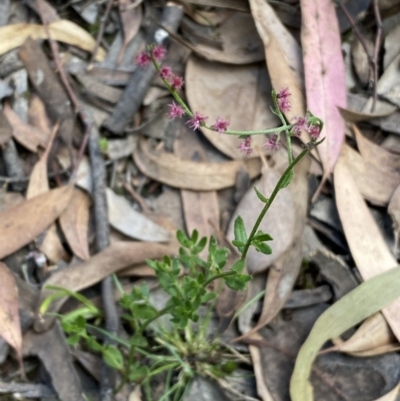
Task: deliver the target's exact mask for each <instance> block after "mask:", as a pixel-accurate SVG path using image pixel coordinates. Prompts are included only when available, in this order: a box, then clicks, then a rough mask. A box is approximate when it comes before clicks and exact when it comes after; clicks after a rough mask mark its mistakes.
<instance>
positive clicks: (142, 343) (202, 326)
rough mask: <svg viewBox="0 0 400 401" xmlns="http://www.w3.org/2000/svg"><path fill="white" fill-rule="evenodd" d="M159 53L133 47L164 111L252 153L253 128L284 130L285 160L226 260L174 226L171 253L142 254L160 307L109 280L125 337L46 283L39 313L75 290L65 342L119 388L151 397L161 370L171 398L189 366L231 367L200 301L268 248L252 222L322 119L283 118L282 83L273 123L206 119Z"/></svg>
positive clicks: (208, 371)
mask: <svg viewBox="0 0 400 401" xmlns="http://www.w3.org/2000/svg"><path fill="white" fill-rule="evenodd" d="M165 57H166V50H165V49H164V48H163V47H162V46H160V45H150V46H148V47H147V48H146V50H145V51H144V52H142V53H140V54H139V55H138V57H137V58H136V61H137V63H138V64H139V65H140V66H141V67H143V68H151V65H150V64H152V65H153V66H154V68H155V69H156V70H157V72H158V74H159V76H160V78H161V79H162V80H163V82H164V85H165V86H166V88H167V89H168V90H169V91H170V93H171V95H172V97H173V98H174V100H173V101H172V102H171V103H170V104H169V110H168V112H167V116H168V118H170V119H176V118H185V119H186V120H187V121H186V124H187V125H188V126H189V127H190V128H192V129H193V130H197V129H200V128H207V129H210V130H213V131H215V132H216V133H218V134H220V135H236V136H239V137H240V138H241V139H242V142H241V144H240V145H239V149H240V150H241V151H242V152H244V153H245V154H246V155H250V154H251V153H252V146H251V139H252V137H253V136H254V135H268V139H267V140H266V142H265V147H266V148H267V149H270V150H277V149H279V147H280V146H281V143H280V135H281V134H282V133H284V135H285V136H286V147H287V152H288V161H289V163H288V167H287V169H286V170H285V172H284V173H283V175H282V176H281V178H280V180H279V181H278V183H277V185H276V187H275V188H274V190H273V191H272V193H271V194H270V195H269V197H268V198H267V197H266V196H265V195H264V194H262V193H261V192H260V191H259V190H258V189H257V188H254V190H255V192H256V195H257V197H258V198H259V200H260V201H261V202H262V203H263V204H264V207H263V209H262V211H261V213H260V215H259V216H258V218H257V220H256V221H255V223H254V226H253V228H252V230H251V232H250V233H247V230H246V227H245V225H244V221H243V219H242V218H241V217H240V216H238V217H237V218H236V220H235V222H234V237H235V238H234V240H233V241H232V244H233V246H234V247H236V249H237V251H238V257H237V260H236V261H235V262H234V263H233V264H232V265H231V266H226V265H227V259H228V249H227V248H224V247H219V246H218V243H217V241H216V239H215V238H214V237H210V238H209V239H207V238H199V234H198V232H197V231H196V230H195V231H194V232H193V233H192V234H191V235H190V236H187V235H186V234H184V233H183V232H182V231H178V233H177V239H178V241H179V243H180V248H179V253H178V255H177V256H175V257H172V258H171V257H169V256H165V257H164V258H163V259H162V260H160V261H155V260H149V261H147V263H148V265H149V266H150V267H151V268H153V269H154V271H155V274H156V276H157V279H158V282H159V285H160V286H161V288H162V289H163V290H164V292H165V293H166V294H168V295H169V300H168V301H167V303H166V305H165V306H164V307H163V308H162V309H161V310H157V309H156V308H155V307H154V306H153V305H152V303H151V302H150V292H149V289H148V287H147V286H146V285H141V286H135V287H134V288H133V289H132V291H131V292H130V293H126V292H125V291H124V290H123V288H122V286H121V285H120V283H119V282H118V280H116V285H117V287H118V289H119V291H120V294H121V297H120V300H119V305H120V306H121V308H122V309H123V311H124V312H123V314H122V319H123V320H124V322H125V324H126V327H127V331H128V333H129V335H130V337H129V339H128V340H126V339H122V338H120V337H116V336H113V335H111V334H110V333H107V332H106V331H104V330H103V329H101V327H100V324H101V322H102V312H101V310H100V309H98V308H96V307H95V306H94V305H93V304H92V303H91V302H90V301H89V300H88V299H86V298H85V297H83V296H82V295H81V294H74V293H70V292H68V291H67V290H65V289H63V288H59V287H52V288H53V289H54V290H57V292H56V293H55V294H53V295H51V296H49V297H48V298H47V299H46V300H45V301H44V302H43V304H42V306H41V313H45V312H46V310H47V308H48V305H49V304H50V302H52V300H54V299H55V298H57V297H60V296H65V295H69V296H74V297H75V298H77V299H78V300H79V301H80V302H81V303H82V304H83V306H82V308H80V309H78V310H77V311H73V312H70V313H69V314H67V315H63V316H60V319H61V323H62V327H63V329H64V331H65V332H66V333H67V334H68V342H69V343H70V344H72V345H74V344H77V343H81V344H83V345H84V346H85V347H87V348H89V349H90V350H93V351H96V352H99V353H101V354H102V356H103V359H104V361H105V362H106V363H107V364H108V365H109V366H111V367H113V368H115V369H116V370H117V371H118V372H119V373H120V374H121V377H122V379H121V383H120V385H119V388H122V386H123V385H124V384H125V383H127V382H135V383H143V385H144V388H145V390H146V396H147V400H148V401H151V391H150V380H151V378H152V377H153V376H155V375H158V374H161V373H164V374H166V375H167V386H166V392H165V394H164V396H163V397H162V398H161V400H160V401H162V400H164V399H165V400H166V399H172V400H174V401H177V400H180V399H182V398H183V396H184V394H185V392H186V390H187V389H188V384H189V383H190V381H191V380H192V379H193V377H194V376H195V375H196V374H202V375H206V376H209V377H211V378H214V379H218V378H221V377H223V376H224V375H227V374H230V373H231V372H232V369H233V368H234V367H235V363H236V362H235V358H234V357H233V354H231V357H227V356H226V355H225V354H226V353H225V354H224V355H225V356H224V357H223V358H222V354H223V350H224V346H222V345H221V344H220V343H219V341H218V339H217V338H214V339H212V340H211V341H210V339H209V338H208V337H207V328H208V325H209V321H210V316H211V312H209V313H208V314H206V315H204V313H203V314H202V313H201V310H202V307H204V306H206V305H207V306H210V305H211V306H212V305H213V303H214V302H215V300H216V297H217V287H218V286H217V285H216V283H217V282H219V283H223V284H225V285H227V286H228V287H229V288H230V289H232V290H234V291H240V290H244V289H246V286H247V283H248V282H249V281H250V280H251V276H250V275H249V274H247V273H246V256H247V253H248V251H249V249H250V248H251V247H253V248H254V249H255V250H256V251H257V252H261V253H264V254H267V255H269V254H271V253H272V248H271V246H270V245H269V244H270V242H271V241H272V237H271V236H270V235H269V234H268V233H264V232H263V231H262V230H260V229H259V226H260V224H261V221H262V219H263V218H264V216H265V214H266V213H267V211H268V209H269V207H270V206H271V204H272V202H273V201H274V199H275V197H276V195H277V194H278V192H279V191H280V190H281V189H283V188H285V187H287V186H288V185H289V184H290V181H291V180H292V178H293V169H294V167H295V165H296V164H297V163H298V162H299V161H300V160H301V159H302V158H303V157H304V156H305V155H306V154H307V153H308V152H309V151H310V150H311V149H312V148H313V147H314V146H316V145H318V144H319V143H321V141H319V142H317V140H318V137H319V134H320V132H321V130H322V127H323V124H322V121H321V120H320V119H319V118H318V117H315V116H313V115H312V113H311V112H309V111H307V114H306V116H304V117H297V118H295V119H294V120H293V121H292V122H288V121H287V120H286V118H285V116H284V113H286V112H288V111H289V110H290V108H291V102H290V96H291V94H290V91H289V89H288V88H283V89H281V90H280V91H279V92H276V91H275V90H273V91H272V99H273V103H274V107H273V110H272V111H273V112H274V113H275V114H276V115H277V116H278V117H279V119H280V120H281V123H282V125H281V126H280V127H278V128H273V129H264V130H257V131H234V130H231V129H229V128H228V127H229V122H228V121H227V120H226V119H225V118H223V117H217V119H216V120H215V121H214V122H213V123H211V124H209V123H208V122H207V120H208V118H207V116H205V115H203V114H202V113H201V112H199V111H194V112H193V111H192V110H191V109H190V108H189V106H188V105H187V104H186V103H185V102H184V101H183V100H182V97H181V96H180V95H179V91H180V90H181V88H182V86H183V84H184V81H183V78H182V77H179V76H177V75H175V74H174V73H173V71H172V69H171V68H170V67H169V66H165V65H161V62H162V61H163V60H164V59H165ZM304 131H307V132H308V133H309V134H310V137H311V142H310V143H309V144H307V145H306V146H305V149H304V150H303V151H302V152H301V153H300V154H299V155H298V156H297V157H295V158H294V156H293V154H292V146H291V139H292V137H299V136H300V135H301V134H302V132H304ZM206 247H207V249H208V256H207V258H206V259H203V258H202V257H201V256H200V255H201V254H202V252H203V250H204V249H205V248H206ZM165 315H168V316H170V323H171V325H172V329H171V330H167V329H165V328H160V327H159V326H155V325H154V322H155V321H156V320H157V319H159V318H160V317H161V316H165ZM105 335H106V336H110V337H111V338H112V339H114V341H115V345H112V344H111V345H110V344H106V345H103V344H102V342H101V341H100V338H101V337H102V336H105ZM154 350H156V352H154Z"/></svg>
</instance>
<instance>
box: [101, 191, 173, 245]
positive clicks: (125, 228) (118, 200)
mask: <svg viewBox="0 0 400 401" xmlns="http://www.w3.org/2000/svg"><path fill="white" fill-rule="evenodd" d="M106 195H107V206H108V220H109V222H110V224H111V225H112V226H113V227H114V228H115V229H117V230H118V231H121V232H122V233H124V234H125V235H127V236H128V237H131V238H135V239H139V240H142V241H152V242H166V241H168V240H169V239H170V234H169V232H168V231H167V230H165V229H164V228H163V227H161V226H159V225H158V224H156V223H154V222H153V221H151V220H150V219H149V218H147V217H146V216H144V215H143V214H141V213H139V212H137V211H136V210H135V209H134V208H133V207H132V205H131V204H130V203H129V201H128V200H127V199H125V198H124V197H123V196H119V195H116V194H115V192H114V191H113V190H111V189H110V188H107V189H106Z"/></svg>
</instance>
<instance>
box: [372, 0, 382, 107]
mask: <svg viewBox="0 0 400 401" xmlns="http://www.w3.org/2000/svg"><path fill="white" fill-rule="evenodd" d="M374 14H375V19H376V38H375V48H374V57H373V61H374V66H375V68H374V99H373V102H372V106H371V112H372V111H374V110H375V106H376V99H377V85H378V55H379V51H380V48H381V38H382V20H381V14H380V12H379V4H378V0H374Z"/></svg>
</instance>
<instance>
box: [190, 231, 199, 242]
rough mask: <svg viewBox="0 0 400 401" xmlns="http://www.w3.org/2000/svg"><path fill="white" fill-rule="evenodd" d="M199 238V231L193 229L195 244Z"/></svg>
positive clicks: (192, 238)
mask: <svg viewBox="0 0 400 401" xmlns="http://www.w3.org/2000/svg"><path fill="white" fill-rule="evenodd" d="M198 239H199V232H198V231H197V230H196V229H195V230H193V233H192V237H191V240H192V242H193V244H195V243H196V242H197V240H198Z"/></svg>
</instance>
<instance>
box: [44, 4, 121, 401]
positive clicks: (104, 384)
mask: <svg viewBox="0 0 400 401" xmlns="http://www.w3.org/2000/svg"><path fill="white" fill-rule="evenodd" d="M39 13H40V14H41V15H40V17H41V19H42V22H43V24H44V27H45V30H46V33H47V36H48V39H49V43H50V48H51V51H52V54H53V58H54V61H55V63H56V66H57V69H58V71H59V74H60V78H61V81H62V83H63V85H64V87H65V90H66V91H67V93H68V96H69V98H70V99H71V102H72V103H73V105H74V109H75V112H76V113H77V115H78V116H79V118H80V119H81V121H82V123H83V124H84V126H85V136H84V138H83V140H82V144H81V148H80V150H79V154H78V158H77V160H76V162H75V165H74V170H73V176H75V174H76V171H77V169H78V167H79V162H80V160H81V159H82V157H83V153H84V151H85V147H86V144H87V143H89V153H90V161H91V167H92V172H93V200H94V216H95V222H96V248H97V251H98V252H100V251H102V250H104V249H105V248H107V247H108V246H109V227H108V217H107V203H106V196H105V190H104V189H105V187H106V182H105V176H106V173H105V166H104V160H103V156H102V154H101V152H100V148H99V133H98V130H97V128H96V126H95V124H93V123H92V118H91V116H89V114H88V113H87V111H83V109H82V107H81V105H80V104H79V101H78V99H77V97H76V95H75V93H74V92H73V90H72V88H71V85H70V83H69V81H68V77H67V74H66V73H65V70H64V67H63V65H62V63H61V60H60V56H59V49H58V44H57V42H55V41H54V40H53V39H52V38H51V35H50V31H49V28H48V25H46V23H45V21H44V20H43V17H42V12H41V9H40V7H39ZM102 296H103V307H104V312H105V321H106V329H107V330H108V332H110V333H111V334H114V335H115V334H117V332H118V324H119V318H118V313H117V308H116V305H115V301H114V292H113V282H112V279H111V276H108V277H106V278H105V279H104V280H103V281H102ZM108 341H111V340H108ZM102 368H103V369H102V380H101V384H100V386H101V400H102V401H112V399H113V392H114V387H115V379H116V372H115V370H114V369H112V368H110V367H109V366H107V365H106V364H103V366H102Z"/></svg>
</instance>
